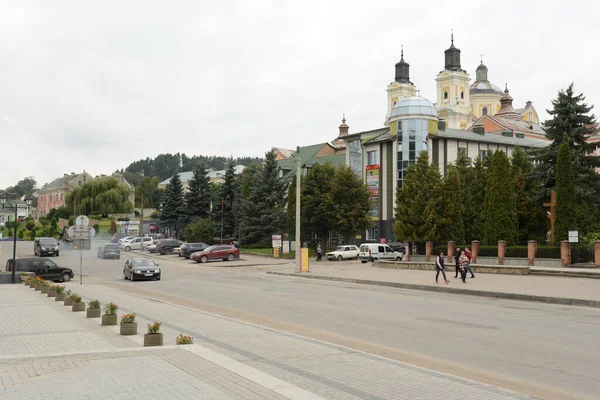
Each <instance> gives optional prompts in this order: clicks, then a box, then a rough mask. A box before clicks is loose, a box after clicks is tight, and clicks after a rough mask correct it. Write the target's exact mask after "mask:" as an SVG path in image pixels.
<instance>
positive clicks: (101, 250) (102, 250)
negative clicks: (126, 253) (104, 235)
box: [98, 243, 121, 260]
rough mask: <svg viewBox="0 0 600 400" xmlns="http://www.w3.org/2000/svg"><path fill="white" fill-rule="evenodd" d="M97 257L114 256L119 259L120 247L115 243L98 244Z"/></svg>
mask: <svg viewBox="0 0 600 400" xmlns="http://www.w3.org/2000/svg"><path fill="white" fill-rule="evenodd" d="M98 257H99V258H116V259H117V260H119V259H121V248H120V247H119V245H118V244H116V243H108V244H105V245H102V246H98Z"/></svg>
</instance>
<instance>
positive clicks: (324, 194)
mask: <svg viewBox="0 0 600 400" xmlns="http://www.w3.org/2000/svg"><path fill="white" fill-rule="evenodd" d="M334 179H335V167H333V166H332V165H331V164H330V163H325V164H315V165H314V166H313V167H312V168H311V169H310V170H309V171H308V174H306V176H305V177H304V178H303V179H302V189H301V190H302V193H301V202H300V205H301V207H302V209H301V218H302V220H301V231H302V232H303V233H304V234H305V235H304V236H306V237H308V236H309V235H308V234H310V233H313V234H314V233H316V234H317V236H318V237H319V239H324V238H327V237H328V234H329V231H330V230H331V228H332V226H331V225H332V224H331V216H330V215H329V214H330V205H331V198H330V195H331V188H332V185H333V180H334ZM294 205H295V201H294ZM294 213H295V211H294ZM294 215H295V214H294Z"/></svg>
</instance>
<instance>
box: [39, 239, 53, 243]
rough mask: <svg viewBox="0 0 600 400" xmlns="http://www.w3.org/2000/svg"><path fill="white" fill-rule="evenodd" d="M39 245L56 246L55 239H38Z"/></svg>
mask: <svg viewBox="0 0 600 400" xmlns="http://www.w3.org/2000/svg"><path fill="white" fill-rule="evenodd" d="M40 243H41V244H56V239H40Z"/></svg>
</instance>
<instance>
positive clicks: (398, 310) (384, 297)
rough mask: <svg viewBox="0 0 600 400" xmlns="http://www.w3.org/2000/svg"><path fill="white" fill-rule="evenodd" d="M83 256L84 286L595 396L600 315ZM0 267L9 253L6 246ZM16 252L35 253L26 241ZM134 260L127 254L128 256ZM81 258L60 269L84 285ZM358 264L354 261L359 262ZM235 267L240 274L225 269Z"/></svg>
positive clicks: (553, 391) (256, 270)
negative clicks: (131, 277) (152, 272)
mask: <svg viewBox="0 0 600 400" xmlns="http://www.w3.org/2000/svg"><path fill="white" fill-rule="evenodd" d="M96 246H97V243H96V244H94V246H93V250H92V251H85V252H83V266H84V270H83V271H84V275H83V282H84V284H86V283H87V284H96V285H105V286H107V287H111V288H116V289H118V290H121V291H123V292H127V293H134V294H139V295H143V296H147V297H151V298H156V299H162V300H166V301H170V302H173V303H177V304H182V305H186V306H190V307H195V308H198V309H202V310H205V311H211V312H214V313H217V314H222V315H226V316H229V317H233V318H236V319H240V320H245V321H249V322H253V323H258V324H260V325H264V326H268V327H272V328H275V329H280V330H284V331H288V332H293V333H298V334H302V335H305V336H309V337H313V338H316V339H321V340H326V341H329V342H333V343H336V344H341V345H345V346H348V347H352V348H356V349H358V350H363V351H366V352H369V353H373V354H378V355H383V356H386V357H389V358H392V359H396V360H400V361H405V362H409V363H411V364H416V365H420V366H423V367H427V368H431V369H435V370H438V371H442V372H447V373H450V374H453V375H457V376H463V377H467V378H471V379H475V380H479V381H482V382H485V383H489V384H492V385H496V386H500V387H504V388H508V389H511V390H514V391H516V392H519V393H522V394H528V395H533V396H537V397H540V398H548V399H554V398H556V399H563V398H564V399H570V398H598V394H599V393H600V378H599V377H598V375H599V373H600V362H599V361H598V357H597V354H600V345H599V344H598V334H599V332H600V329H599V328H600V310H598V309H591V308H584V307H568V306H554V305H545V304H537V303H527V302H516V301H508V300H496V299H488V298H473V297H469V296H457V295H448V294H433V293H429V292H419V291H411V290H399V289H392V288H380V287H366V286H361V285H352V284H339V283H334V282H315V281H312V280H302V279H294V278H286V277H278V276H272V275H267V274H266V273H265V272H266V271H267V270H276V269H280V268H282V266H283V265H286V264H288V262H286V261H285V260H271V259H263V258H255V257H243V259H242V260H240V261H234V262H232V263H224V262H214V263H208V264H202V265H200V264H196V263H193V262H190V261H183V260H182V259H179V258H178V257H177V256H173V255H171V256H156V257H155V259H156V260H157V262H158V263H159V264H160V267H161V269H162V271H163V278H162V280H161V281H156V282H134V283H132V282H129V281H124V280H123V279H122V266H123V263H124V258H125V257H126V256H125V255H124V256H123V258H122V259H121V260H101V259H97V258H96V251H95V249H96ZM2 248H3V252H2V256H1V259H0V262H2V265H4V264H5V260H6V258H8V254H9V251H10V254H12V246H11V244H7V243H2ZM18 254H19V255H21V256H25V255H32V254H33V245H32V244H31V243H27V242H22V243H19V245H18ZM130 255H131V256H133V255H134V254H133V253H128V254H127V256H130ZM79 257H80V252H77V251H68V250H66V249H62V250H61V255H60V257H58V258H54V261H55V262H57V263H59V265H61V266H66V267H71V268H73V269H74V271H75V272H76V279H78V278H79V273H78V272H79ZM352 262H356V261H352ZM227 265H235V266H237V267H234V268H226V267H225V266H227Z"/></svg>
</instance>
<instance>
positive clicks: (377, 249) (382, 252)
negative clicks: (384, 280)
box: [358, 243, 404, 264]
mask: <svg viewBox="0 0 600 400" xmlns="http://www.w3.org/2000/svg"><path fill="white" fill-rule="evenodd" d="M402 257H404V253H399V252H397V251H394V250H392V248H391V247H390V246H388V245H387V244H383V243H363V244H361V245H360V251H359V253H358V259H359V260H360V262H361V263H363V264H364V263H366V262H367V261H377V260H391V261H400V260H402Z"/></svg>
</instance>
